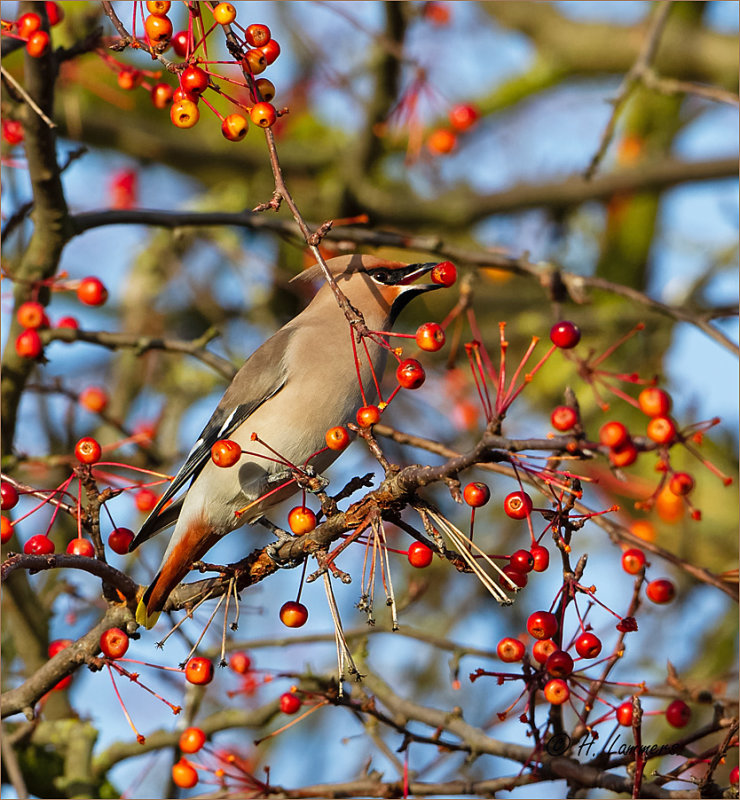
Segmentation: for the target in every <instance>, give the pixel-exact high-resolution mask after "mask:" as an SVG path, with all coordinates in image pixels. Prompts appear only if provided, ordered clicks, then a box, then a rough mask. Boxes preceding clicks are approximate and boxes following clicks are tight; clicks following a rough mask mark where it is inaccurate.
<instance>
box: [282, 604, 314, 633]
mask: <svg viewBox="0 0 740 800" xmlns="http://www.w3.org/2000/svg"><path fill="white" fill-rule="evenodd" d="M307 620H308V609H307V608H306V606H304V605H303V603H298V602H296V601H295V600H288V602H287V603H283V605H282V607H281V609H280V621H281V622H282V623H283V625H285V627H286V628H301V627H303V626H304V625H305V624H306V621H307Z"/></svg>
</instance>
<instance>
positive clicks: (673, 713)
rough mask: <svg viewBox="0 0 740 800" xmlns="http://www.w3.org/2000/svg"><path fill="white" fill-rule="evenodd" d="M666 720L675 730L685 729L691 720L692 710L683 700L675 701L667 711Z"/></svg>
mask: <svg viewBox="0 0 740 800" xmlns="http://www.w3.org/2000/svg"><path fill="white" fill-rule="evenodd" d="M665 718H666V721H667V722H668V724H669V725H671V726H673V727H674V728H684V727H686V725H688V723H689V720H690V719H691V709H690V708H689V707H688V706H687V705H686V703H684V701H683V700H674V701H673V702H672V703H671V704H670V705H669V706H668V708H666V710H665Z"/></svg>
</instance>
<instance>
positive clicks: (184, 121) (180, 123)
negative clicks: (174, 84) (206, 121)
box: [170, 92, 200, 128]
mask: <svg viewBox="0 0 740 800" xmlns="http://www.w3.org/2000/svg"><path fill="white" fill-rule="evenodd" d="M175 94H177V92H175ZM172 99H173V101H174V102H173V103H172V105H171V106H170V120H172V124H173V125H174V126H175V127H176V128H192V127H193V125H196V124H197V122H198V120H199V119H200V111H198V106H197V105H195V103H194V102H193V101H192V100H176V99H175V96H174V95H173V96H172Z"/></svg>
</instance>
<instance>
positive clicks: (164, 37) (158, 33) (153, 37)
mask: <svg viewBox="0 0 740 800" xmlns="http://www.w3.org/2000/svg"><path fill="white" fill-rule="evenodd" d="M144 32H145V33H146V35H147V37H148V39H149V41H150V42H151V43H152V44H155V45H164V44H167V42H169V40H170V38H171V37H172V23H171V22H170V20H169V19H168V18H167V17H162V16H158V15H157V14H152V15H151V16H148V17H147V18H146V19H145V20H144Z"/></svg>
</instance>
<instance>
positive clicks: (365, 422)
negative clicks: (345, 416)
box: [357, 406, 380, 428]
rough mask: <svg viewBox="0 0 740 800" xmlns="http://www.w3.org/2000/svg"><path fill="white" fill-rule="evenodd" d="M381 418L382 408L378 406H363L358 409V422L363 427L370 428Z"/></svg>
mask: <svg viewBox="0 0 740 800" xmlns="http://www.w3.org/2000/svg"><path fill="white" fill-rule="evenodd" d="M379 420H380V409H379V408H378V407H377V406H362V408H360V409H358V411H357V424H358V425H359V426H360V427H361V428H369V427H370V426H371V425H375V423H376V422H378V421H379Z"/></svg>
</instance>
